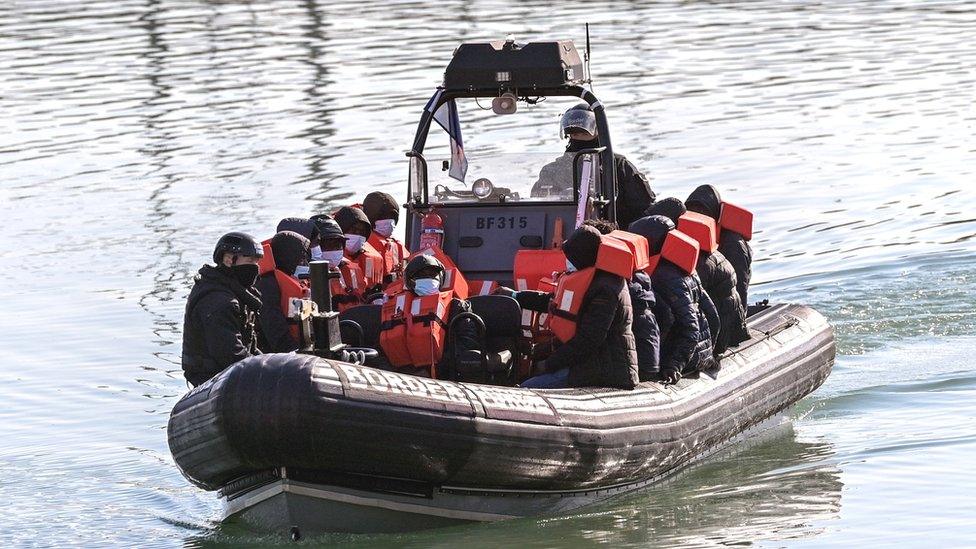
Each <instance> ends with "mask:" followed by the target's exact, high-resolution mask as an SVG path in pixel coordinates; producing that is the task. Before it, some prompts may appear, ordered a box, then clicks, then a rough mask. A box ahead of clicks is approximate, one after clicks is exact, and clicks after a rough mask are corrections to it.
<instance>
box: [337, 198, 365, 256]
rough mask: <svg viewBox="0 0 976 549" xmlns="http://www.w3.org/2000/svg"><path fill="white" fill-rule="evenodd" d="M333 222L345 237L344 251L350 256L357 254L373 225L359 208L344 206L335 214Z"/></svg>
mask: <svg viewBox="0 0 976 549" xmlns="http://www.w3.org/2000/svg"><path fill="white" fill-rule="evenodd" d="M335 220H336V223H338V224H339V228H341V229H342V233H343V234H344V235H346V251H348V252H349V253H351V254H357V253H359V251H360V250H362V249H363V245H364V244H365V243H366V239H367V238H369V234H370V233H371V232H373V225H372V224H371V223H370V222H369V218H368V217H366V213H365V212H363V211H362V210H360V209H359V208H354V207H352V206H344V207H342V208H339V211H337V212H336V213H335Z"/></svg>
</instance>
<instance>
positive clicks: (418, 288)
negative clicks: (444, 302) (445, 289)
mask: <svg viewBox="0 0 976 549" xmlns="http://www.w3.org/2000/svg"><path fill="white" fill-rule="evenodd" d="M439 291H441V281H440V280H439V279H437V278H418V279H417V280H414V281H413V293H415V294H417V295H420V296H425V295H434V294H436V293H437V292H439Z"/></svg>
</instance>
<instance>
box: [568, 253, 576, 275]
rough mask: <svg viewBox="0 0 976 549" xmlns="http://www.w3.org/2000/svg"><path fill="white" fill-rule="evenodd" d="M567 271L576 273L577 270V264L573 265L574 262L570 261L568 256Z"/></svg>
mask: <svg viewBox="0 0 976 549" xmlns="http://www.w3.org/2000/svg"><path fill="white" fill-rule="evenodd" d="M566 272H567V273H575V272H576V265H573V262H572V261H570V260H569V258H568V257H567V258H566Z"/></svg>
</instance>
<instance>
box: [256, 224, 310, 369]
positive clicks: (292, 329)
mask: <svg viewBox="0 0 976 549" xmlns="http://www.w3.org/2000/svg"><path fill="white" fill-rule="evenodd" d="M309 250H310V246H309V241H308V239H307V238H305V237H304V236H302V235H300V234H298V233H296V232H292V231H281V232H279V233H278V234H276V235H274V236H273V237H271V254H272V255H273V256H274V265H275V268H274V269H273V270H271V271H269V272H267V273H264V274H263V275H261V276H259V277H258V281H257V283H256V284H255V285H254V286H255V288H257V289H258V291H259V292H261V314H260V315H259V317H258V318H259V320H260V326H261V329H260V330H259V331H258V334H259V336H260V337H259V339H258V346H259V347H261V349H263V350H264V352H266V353H288V352H291V351H296V350H298V348H299V333H298V324H297V323H296V322H295V321H294V320H292V319H291V318H289V316H288V312H289V307H290V304H291V299H293V298H297V299H307V298H308V296H307V291H308V285H307V284H306V283H305V282H304V281H301V280H299V279H298V275H297V271H298V270H299V268H302V270H303V271H304V272H307V271H308V259H309V256H310V251H309Z"/></svg>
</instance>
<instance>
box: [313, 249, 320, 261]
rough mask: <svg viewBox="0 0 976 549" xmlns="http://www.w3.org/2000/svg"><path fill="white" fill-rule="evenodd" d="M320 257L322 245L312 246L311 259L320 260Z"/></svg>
mask: <svg viewBox="0 0 976 549" xmlns="http://www.w3.org/2000/svg"><path fill="white" fill-rule="evenodd" d="M321 259H322V247H321V246H312V261H320V260H321Z"/></svg>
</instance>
